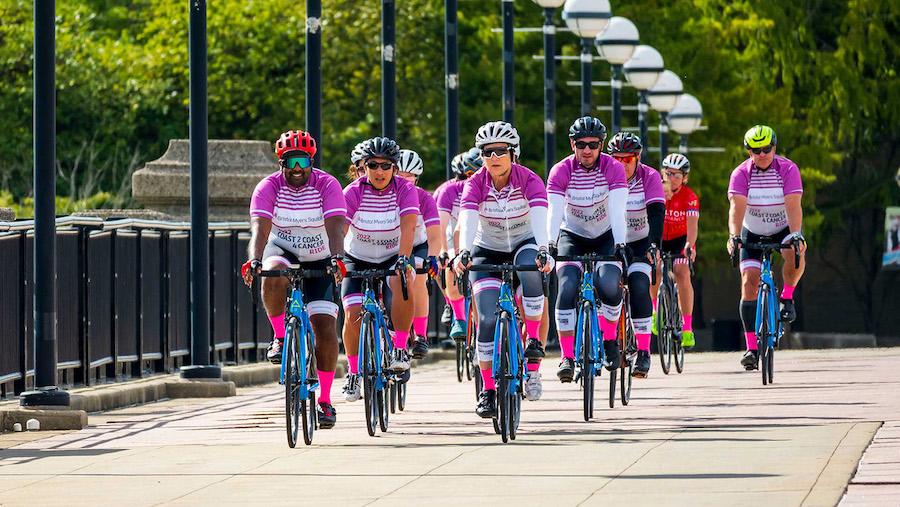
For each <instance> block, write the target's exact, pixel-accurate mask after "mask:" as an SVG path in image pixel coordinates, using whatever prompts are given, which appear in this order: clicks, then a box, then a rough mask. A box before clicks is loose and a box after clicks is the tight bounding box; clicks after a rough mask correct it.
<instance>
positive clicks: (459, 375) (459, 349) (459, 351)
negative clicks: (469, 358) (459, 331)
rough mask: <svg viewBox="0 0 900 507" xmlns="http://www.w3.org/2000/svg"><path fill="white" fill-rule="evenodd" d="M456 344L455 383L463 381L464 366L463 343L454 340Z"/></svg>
mask: <svg viewBox="0 0 900 507" xmlns="http://www.w3.org/2000/svg"><path fill="white" fill-rule="evenodd" d="M454 341H455V342H456V381H457V382H462V381H463V373H464V372H465V369H466V365H465V361H466V357H465V350H464V348H465V343H464V342H463V341H462V340H454Z"/></svg>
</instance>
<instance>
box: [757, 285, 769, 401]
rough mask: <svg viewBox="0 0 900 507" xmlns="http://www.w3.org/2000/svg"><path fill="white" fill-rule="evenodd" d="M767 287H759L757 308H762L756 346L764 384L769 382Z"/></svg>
mask: <svg viewBox="0 0 900 507" xmlns="http://www.w3.org/2000/svg"><path fill="white" fill-rule="evenodd" d="M768 296H769V295H768V289H767V288H766V287H760V288H759V296H758V297H757V299H756V305H757V308H761V309H762V312H761V314H760V316H759V317H760V318H759V322H757V323H756V326H757V330H756V348H757V350H759V371H760V373H762V383H763V385H768V384H769V366H768V361H769V300H768V299H769V298H768Z"/></svg>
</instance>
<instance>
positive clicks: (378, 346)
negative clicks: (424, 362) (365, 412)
mask: <svg viewBox="0 0 900 507" xmlns="http://www.w3.org/2000/svg"><path fill="white" fill-rule="evenodd" d="M366 313H368V314H370V315H372V316H373V317H374V318H373V319H372V322H373V324H374V325H375V329H374V332H373V333H372V336H374V337H375V389H376V391H382V390H383V389H384V388H385V386H387V377H386V376H385V375H383V370H382V364H383V358H384V354H390V353H391V352H393V350H394V343H393V341H392V340H380V338H381V336H382V335H384V336H389V335H388V332H387V329H388V328H387V323H386V322H385V320H384V312H382V311H381V305H380V304H379V303H378V300H377V298H376V297H375V291H374V290H373V289H372V287H366V291H365V292H364V293H363V303H362V315H361V317H362V316H364V315H365V314H366ZM365 331H366V330H365V329H362V328H360V330H359V349H360V350H364V349H363V346H364V345H365V342H364V337H365ZM382 341H384V342H385V343H387V347H388V350H382ZM365 356H366V355H365V354H359V359H358V368H359V369H358V370H357V371H359V372H360V373H362V372H364V371H365Z"/></svg>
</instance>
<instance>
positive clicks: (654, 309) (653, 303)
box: [650, 298, 658, 313]
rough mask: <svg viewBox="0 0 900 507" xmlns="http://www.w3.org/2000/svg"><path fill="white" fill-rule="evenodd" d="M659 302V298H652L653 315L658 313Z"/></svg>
mask: <svg viewBox="0 0 900 507" xmlns="http://www.w3.org/2000/svg"><path fill="white" fill-rule="evenodd" d="M657 301H658V299H657V298H650V304H652V305H653V313H656V302H657Z"/></svg>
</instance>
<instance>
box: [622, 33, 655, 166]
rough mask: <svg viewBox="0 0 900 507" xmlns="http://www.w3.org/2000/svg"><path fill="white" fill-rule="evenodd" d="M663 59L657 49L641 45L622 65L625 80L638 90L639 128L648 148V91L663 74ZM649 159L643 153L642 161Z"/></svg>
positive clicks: (642, 142) (644, 143) (643, 141)
mask: <svg viewBox="0 0 900 507" xmlns="http://www.w3.org/2000/svg"><path fill="white" fill-rule="evenodd" d="M663 69H664V67H663V57H662V55H661V54H659V51H657V50H656V49H654V48H652V47H650V46H646V45H643V44H642V45H639V46H638V47H636V48H634V53H633V54H632V55H631V58H629V59H628V61H627V62H625V64H624V65H622V70H623V72H624V73H625V79H627V80H628V82H629V83H631V85H632V86H634V87H635V88H636V89H637V90H638V96H639V101H638V127H639V128H640V132H641V144H643V145H644V146H647V111H648V108H649V107H648V105H647V90H649V89H650V88H652V87H653V85H655V84H656V81H657V79H659V75H660V74H661V73H662V71H663ZM646 159H647V150H644V151H643V152H641V160H642V161H644V160H646Z"/></svg>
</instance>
